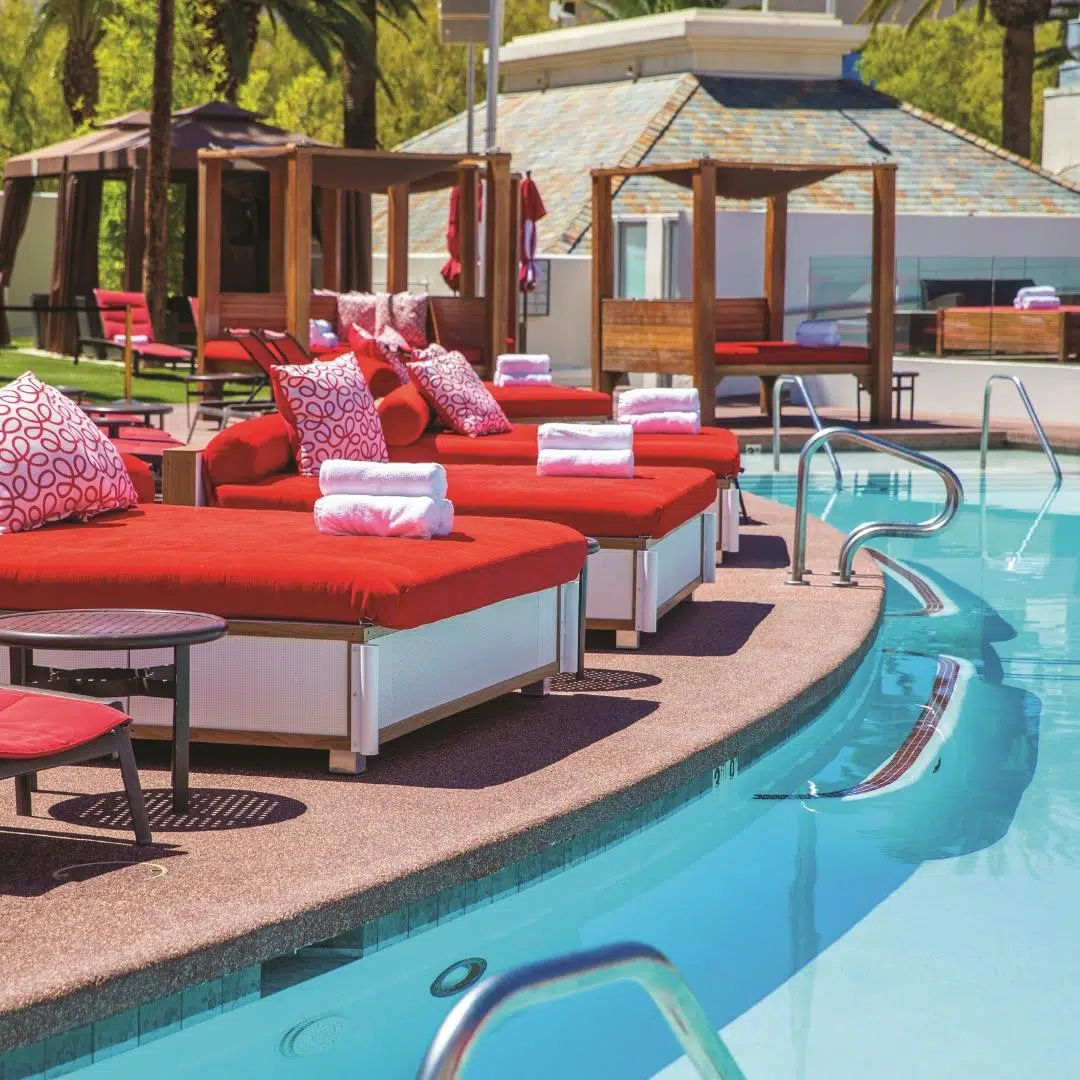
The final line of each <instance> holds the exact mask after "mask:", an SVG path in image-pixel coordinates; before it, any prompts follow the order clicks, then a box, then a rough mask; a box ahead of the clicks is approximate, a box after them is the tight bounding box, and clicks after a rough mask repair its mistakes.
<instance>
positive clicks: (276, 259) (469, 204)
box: [198, 145, 517, 363]
mask: <svg viewBox="0 0 1080 1080" xmlns="http://www.w3.org/2000/svg"><path fill="white" fill-rule="evenodd" d="M226 169H234V170H238V171H250V170H257V171H260V172H264V173H266V174H267V175H268V177H269V186H270V223H271V224H270V259H269V264H270V265H269V291H268V292H266V293H238V292H229V291H227V290H225V289H224V288H223V285H222V281H221V246H222V212H221V186H222V178H223V175H224V172H225V170H226ZM481 176H483V178H484V180H485V182H486V184H487V214H486V217H487V221H488V227H487V228H486V230H485V242H486V250H485V258H484V273H485V280H484V300H483V301H479V300H478V299H477V297H476V285H477V282H476V263H477V259H476V256H477V246H478V241H479V230H478V228H477V226H476V218H477V213H476V208H477V200H478V195H479V183H480V179H481ZM454 186H457V187H458V188H459V192H460V194H459V207H460V218H461V221H462V222H463V223H465V224H466V227H465V228H463V229H462V235H461V265H462V270H461V287H460V294H459V296H458V297H457V298H456V299H455V301H448V300H445V299H443V298H440V303H442V304H446V303H451V302H457V303H460V304H477V303H483V306H484V320H485V347H486V348H485V351H486V352H487V355H488V356H495V355H497V354H498V353H499V352H502V351H503V350H504V347H505V339H506V334H507V327H508V325H509V320H510V312H511V308H510V301H511V297H512V295H513V288H514V286H515V285H516V279H515V280H513V281H511V280H509V277H512V276H513V275H510V268H512V267H513V266H514V265H515V263H516V257H517V253H516V250H512V249H511V248H512V244H513V235H512V234H514V233H515V230H514V228H513V227H512V212H513V211H512V204H513V182H512V178H511V175H510V157H509V155H508V154H492V155H489V156H487V157H477V156H475V155H469V154H412V153H404V152H398V151H376V150H349V149H342V148H340V147H323V146H311V145H289V146H283V147H277V148H266V149H263V148H250V149H235V150H216V149H214V150H203V151H201V152H200V153H199V326H198V332H199V356H200V363H202V362H203V357H204V349H203V346H204V344H205V342H206V341H207V340H208V339H213V338H215V337H217V336H218V335H220V334H221V333H222V331H223V330H224V329H225V328H227V327H231V326H247V327H251V326H255V327H262V328H278V327H283V328H284V329H287V330H288V331H289V332H290V333H291V334H293V335H294V336H296V337H299V338H300V339H301V340H303V341H306V340H307V334H308V319H309V318H310V317H311V316H312V314H313V307H314V311H315V313H316V314H318V315H320V316H323V317H331V314H332V313H331V311H329V310H328V309H327V304H326V301H327V300H328V298H327V297H325V296H320V295H319V294H313V289H312V276H311V247H312V244H311V241H312V235H313V232H314V231H315V229H314V226H315V222H314V221H313V214H312V207H313V205H314V206H315V207H316V208H317V211H318V218H319V220H318V225H319V228H318V234H319V235H320V236H321V240H322V256H323V280H322V284H323V287H324V288H325V289H327V290H333V291H337V290H338V289H341V288H343V287H348V282H346V281H345V280H344V275H343V272H342V269H343V268H342V263H343V243H342V241H343V238H344V235H345V234H344V233H343V229H342V223H343V220H344V208H345V205H346V203H345V200H346V197H347V196H348V195H349V193H356V194H359V195H361V196H370V195H373V194H385V195H386V196H387V199H388V213H387V253H386V278H387V280H386V286H387V290H388V291H389V292H404V291H406V290H407V289H408V284H409V282H408V272H409V194H410V193H411V192H414V191H416V192H426V191H437V190H440V189H444V188H449V187H454ZM316 192H318V197H317V198H314V196H315V193H316ZM365 203H366V205H367V212H368V213H370V202H368V201H367V200H365ZM362 227H366V229H367V233H368V235H370V222H366V223H363V226H362ZM508 275H509V277H508ZM362 277H363V275H361V278H362Z"/></svg>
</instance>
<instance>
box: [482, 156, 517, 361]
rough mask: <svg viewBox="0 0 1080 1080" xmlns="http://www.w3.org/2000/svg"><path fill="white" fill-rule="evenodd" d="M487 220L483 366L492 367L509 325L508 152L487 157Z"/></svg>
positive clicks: (502, 347) (504, 340)
mask: <svg viewBox="0 0 1080 1080" xmlns="http://www.w3.org/2000/svg"><path fill="white" fill-rule="evenodd" d="M487 186H488V190H487V212H486V214H485V215H484V216H485V219H486V222H487V224H486V226H485V227H486V229H487V236H486V237H485V239H486V240H487V251H488V255H489V258H487V259H486V260H485V262H486V265H485V267H484V286H485V288H484V295H485V296H486V297H487V328H486V329H487V340H486V342H485V349H484V353H485V355H484V368H485V370H486V373H487V374H488V375H490V374H491V372H492V371H493V370H494V368H495V357H496V356H498V355H499V353H501V352H505V351H506V349H505V347H504V346H505V342H506V329H507V326H508V325H509V309H508V305H507V296H508V295H509V292H508V289H507V283H506V275H507V273H508V272H509V269H510V257H511V256H510V188H511V184H510V155H509V154H493V155H492V156H491V157H490V158H489V159H488V185H487Z"/></svg>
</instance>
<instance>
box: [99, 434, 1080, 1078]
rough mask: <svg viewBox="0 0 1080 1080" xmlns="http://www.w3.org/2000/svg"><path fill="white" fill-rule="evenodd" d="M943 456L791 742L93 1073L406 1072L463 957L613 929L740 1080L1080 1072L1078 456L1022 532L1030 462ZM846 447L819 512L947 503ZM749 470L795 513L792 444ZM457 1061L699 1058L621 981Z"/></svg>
mask: <svg viewBox="0 0 1080 1080" xmlns="http://www.w3.org/2000/svg"><path fill="white" fill-rule="evenodd" d="M942 456H943V457H944V458H945V460H947V461H948V462H949V463H950V464H952V465H954V467H956V468H957V470H958V471H959V472H960V475H961V478H962V479H963V481H964V484H965V490H966V498H967V501H966V505H965V507H964V509H963V510H962V511H961V514H960V516H959V518H958V519H957V521H956V522H955V523H954V524H953V526H952V527H951V528H950V529H949V530H948V531H947V532H946V533H944V534H942V535H940V536H938V537H936V538H934V539H931V540H924V541H896V542H891V543H890V542H885V543H882V544H879V545H878V546H879V547H880V548H881V549H882V550H883V551H884V552H886V553H887V554H888V555H889V556H891V557H892V558H893V559H895V560H897V561H898V562H899V563H900V564H901V565H902V566H905V567H908V568H910V570H911V571H912V572H913V573H914V575H915V578H914V579H910V578H909V579H904V580H900V579H897V580H894V581H891V582H890V585H889V591H888V613H887V616H886V619H885V622H884V626H883V628H882V632H881V634H880V636H879V638H878V640H877V643H876V645H875V647H874V649H873V650H872V652H871V654H870V655H869V656H868V657H867V659H866V661H865V662H864V663H863V664H862V666H861V667H860V669H859V671H858V672H857V674H856V676H855V677H854V678H853V679H852V680H851V682H850V683H849V685H848V686H847V687H846V688H845V689H844V691H843V692H842V693H841V694H840V695H839V696H838V697H837V698H836V699H835V700H834V701H833V702H832V703H831V704H830V706H829V707H828V708H827V709H826V710H824V711H823V712H822V714H821V715H820V716H819V717H818V718H816V719H815V721H814V722H813V723H812V724H810V725H809V726H807V727H805V728H803V729H801V730H800V731H799V732H798V733H797V734H796V735H794V736H793V737H792V738H791V739H790V740H788V741H787V742H785V743H783V744H782V745H780V746H779V747H778V748H776V749H775V750H773V751H771V752H770V753H769V754H768V755H766V756H764V757H762V758H760V759H759V760H757V761H756V762H754V763H753V764H751V765H749V767H746V768H744V769H739V768H737V767H736V766H732V768H731V769H726V770H722V771H720V772H718V774H717V776H716V777H715V784H714V786H713V787H712V788H711V790H710V791H709V792H708V793H707V794H706V795H704V796H703V797H701V798H698V799H696V800H695V801H693V802H691V803H689V804H687V805H686V806H685V807H683V808H682V809H680V810H678V811H677V812H675V813H673V814H671V815H670V816H668V817H666V818H664V819H663V820H661V821H658V822H657V823H655V824H653V825H651V826H650V827H648V828H646V829H645V830H643V831H641V832H639V833H636V834H635V835H633V836H630V837H628V838H626V839H625V840H623V841H621V842H619V843H617V844H615V845H614V846H612V847H610V848H609V849H607V850H605V851H603V852H602V853H600V854H597V855H595V856H593V857H591V858H589V859H587V860H586V861H584V862H582V863H580V864H579V865H576V866H573V867H572V868H570V869H567V870H564V871H562V872H560V873H558V874H555V875H554V876H551V877H548V878H545V879H543V880H540V881H538V882H536V883H535V884H533V885H531V886H530V887H528V888H526V889H524V890H523V891H521V892H519V893H517V894H515V895H511V896H508V897H506V898H502V899H499V900H498V901H497V902H495V903H493V904H489V905H488V906H485V907H480V908H478V909H477V910H474V911H471V912H469V913H467V914H465V915H463V916H461V917H458V918H456V919H454V920H453V921H451V922H448V923H445V924H444V925H439V926H437V927H435V928H433V929H431V930H430V931H427V932H425V933H423V934H420V935H419V936H417V937H414V938H410V939H408V940H405V941H403V942H401V943H400V944H395V945H392V946H391V947H389V948H386V949H383V950H381V951H379V952H378V953H376V954H374V955H372V956H368V957H365V958H364V959H362V960H359V961H357V962H355V963H352V964H347V965H345V966H342V967H339V968H337V969H336V970H334V971H331V972H329V973H327V974H323V975H320V976H318V977H317V978H313V979H310V980H308V981H305V982H300V983H298V984H297V985H293V986H291V987H289V988H287V989H284V990H282V991H281V992H279V993H275V994H273V995H271V996H266V997H264V998H263V999H262V1000H260V1001H257V1002H255V1003H253V1004H250V1005H247V1006H244V1007H243V1008H240V1009H237V1010H235V1011H233V1012H230V1013H228V1014H225V1015H222V1016H220V1017H217V1018H213V1019H210V1020H207V1021H206V1022H204V1023H201V1024H199V1025H198V1026H195V1027H192V1028H190V1029H187V1030H183V1031H180V1032H178V1033H177V1034H175V1035H170V1036H168V1037H165V1038H162V1039H159V1040H158V1041H156V1042H154V1043H151V1044H149V1045H144V1046H141V1047H139V1048H138V1049H135V1050H132V1051H130V1052H128V1053H125V1054H122V1055H120V1056H118V1057H115V1058H112V1059H110V1060H108V1061H102V1062H99V1063H96V1064H92V1065H90V1066H89V1067H88V1068H86V1069H85V1070H84V1073H85V1075H86V1076H87V1077H88V1078H89V1077H103V1078H104V1077H115V1078H121V1077H125V1078H126V1077H132V1078H134V1077H139V1078H140V1080H143V1078H145V1077H147V1076H152V1077H155V1078H171V1077H177V1078H179V1077H193V1078H194V1077H198V1078H200V1080H218V1078H221V1080H225V1078H230V1080H234V1078H236V1077H248V1076H251V1077H255V1076H257V1077H260V1078H271V1077H296V1078H305V1080H306V1078H309V1077H310V1078H315V1077H320V1078H322V1077H326V1078H333V1077H339V1076H341V1077H345V1076H356V1077H364V1078H365V1080H373V1078H388V1080H390V1078H399V1077H400V1078H405V1077H411V1076H414V1075H415V1072H416V1068H417V1066H418V1064H419V1062H420V1059H421V1057H422V1055H423V1052H424V1050H425V1048H426V1046H427V1044H428V1042H429V1040H430V1038H431V1037H432V1035H433V1034H434V1032H435V1030H436V1029H437V1027H438V1025H439V1023H440V1021H441V1020H442V1018H443V1017H444V1016H445V1014H446V1012H447V1011H448V1010H449V1009H450V1007H451V1006H452V1005H453V1003H454V1000H455V999H454V998H452V997H451V998H437V997H434V996H432V994H431V992H430V990H429V987H430V986H431V983H432V980H433V979H434V978H435V977H436V976H437V975H438V973H439V972H441V971H442V970H443V969H445V968H446V967H448V966H449V965H452V964H453V963H455V962H456V961H459V960H461V959H463V958H466V957H479V958H483V960H485V961H486V963H487V965H488V971H489V972H497V971H500V970H504V969H506V968H507V967H510V966H512V965H516V964H519V963H522V962H525V961H528V960H532V959H536V958H539V957H543V956H548V955H551V954H554V953H558V952H564V951H568V950H572V949H577V948H581V947H585V946H591V945H597V944H601V943H605V942H611V941H618V940H638V941H644V942H648V943H650V944H652V945H654V946H656V947H657V948H659V949H661V950H662V951H663V952H665V953H667V955H668V956H669V957H671V959H672V960H673V961H674V962H675V963H676V964H677V965H678V967H679V968H680V969H681V970H682V972H683V973H684V975H685V976H686V978H687V980H688V981H689V983H690V985H691V987H692V988H693V990H694V991H695V992H696V994H697V995H698V996H699V998H700V999H701V1001H702V1003H703V1005H704V1007H705V1009H706V1011H707V1012H708V1015H709V1017H710V1018H711V1020H712V1021H713V1023H714V1024H715V1025H716V1027H717V1028H718V1029H720V1030H721V1031H722V1033H723V1036H724V1038H725V1040H726V1042H727V1043H728V1045H729V1046H730V1048H731V1050H732V1052H733V1054H734V1055H735V1057H736V1059H737V1060H738V1062H739V1064H740V1066H741V1067H742V1069H743V1071H744V1072H745V1074H746V1076H747V1077H748V1078H749V1080H766V1078H767V1080H864V1078H869V1077H873V1078H875V1080H887V1078H894V1077H895V1078H897V1080H899V1078H901V1077H902V1078H904V1080H909V1078H910V1077H912V1076H918V1077H920V1078H922V1080H936V1078H942V1080H944V1078H949V1080H954V1078H966V1077H976V1076H977V1077H980V1078H993V1077H1009V1078H1016V1077H1028V1076H1038V1077H1040V1078H1051V1077H1074V1076H1076V1075H1080V1025H1078V1024H1077V1023H1076V1020H1075V1000H1076V992H1075V986H1076V974H1075V973H1076V972H1077V970H1080V919H1078V917H1077V905H1078V899H1077V898H1078V897H1080V710H1078V709H1077V705H1078V704H1080V648H1078V644H1080V641H1078V638H1080V622H1078V618H1077V616H1078V614H1080V599H1078V570H1080V468H1078V467H1077V465H1075V464H1074V463H1073V462H1071V461H1070V460H1069V459H1065V460H1064V462H1063V464H1064V465H1065V468H1066V472H1067V475H1066V478H1065V482H1064V485H1063V486H1062V488H1061V490H1060V492H1059V493H1058V495H1057V497H1056V499H1055V500H1054V501H1053V502H1052V503H1051V504H1050V505H1049V506H1048V507H1046V508H1045V512H1044V513H1043V516H1042V517H1041V519H1039V520H1038V523H1037V527H1035V528H1033V525H1035V522H1036V515H1037V514H1038V513H1039V511H1040V508H1043V503H1044V498H1045V496H1046V494H1047V492H1048V490H1049V479H1048V474H1047V470H1046V465H1045V462H1044V461H1043V460H1042V459H1041V458H1040V457H1039V456H1037V455H1034V454H1026V453H1012V452H1010V453H998V454H994V455H993V456H992V460H991V468H990V472H989V474H988V476H987V480H986V484H985V487H984V488H983V490H982V491H980V484H979V481H978V474H977V472H976V471H975V465H976V458H975V456H974V455H972V454H946V455H942ZM840 457H841V463H842V464H843V466H844V469H845V486H844V489H843V490H842V491H841V492H839V493H837V494H836V495H835V497H834V495H833V492H832V488H831V474H830V473H829V472H828V471H827V469H826V470H825V471H820V472H817V471H816V472H815V482H814V491H813V499H812V504H811V510H812V512H814V513H816V514H819V515H820V514H821V513H823V512H824V513H827V517H828V520H829V521H830V522H832V523H833V524H835V525H837V526H838V527H841V528H843V527H850V526H852V525H854V524H857V523H859V522H861V521H863V520H866V519H868V518H876V517H887V518H901V519H906V520H914V519H918V518H923V517H927V516H929V515H930V514H931V513H933V512H934V510H935V509H936V508H937V507H938V506H939V505H940V502H941V499H940V493H941V489H940V481H938V480H937V479H936V478H935V477H933V476H930V475H926V474H923V473H921V472H915V473H913V472H912V471H911V470H909V469H908V468H907V467H906V466H903V467H900V468H897V469H893V468H891V464H890V462H889V460H888V459H885V458H882V457H880V456H867V455H862V454H851V453H847V454H845V453H841V455H840ZM821 464H822V465H824V462H822V463H821ZM747 466H748V475H747V477H746V479H745V487H746V489H747V490H750V491H755V492H758V493H760V494H762V495H765V496H767V497H770V498H773V499H777V500H780V501H783V502H792V501H793V496H794V490H793V481H792V477H791V473H792V462H791V460H790V459H788V460H786V461H785V470H784V472H783V473H781V474H780V475H779V477H774V476H773V475H772V474H771V471H768V470H769V469H770V467H771V463H770V462H769V461H767V460H765V459H764V458H760V457H755V456H749V457H748V459H747ZM815 569H821V570H824V569H828V568H827V567H815ZM913 580H914V581H916V582H917V581H921V582H923V583H924V584H923V586H922V587H921V589H920V587H918V586H917V585H916V584H913ZM721 581H722V575H721ZM927 596H930V597H931V598H932V602H931V608H932V609H933V611H934V613H933V614H920V612H922V611H923V608H924V605H925V603H926V599H927ZM821 632H822V633H823V634H826V633H828V627H824V626H823V627H822V630H821ZM808 647H812V643H808ZM898 751H902V752H901V753H898ZM800 795H801V796H812V797H803V798H799V797H788V796H800ZM465 1075H466V1076H467V1077H477V1078H481V1077H483V1078H489V1080H491V1078H506V1077H511V1076H513V1077H515V1078H533V1077H535V1078H540V1077H544V1078H556V1077H557V1078H560V1080H561V1078H566V1080H575V1078H579V1077H580V1078H597V1077H619V1078H623V1077H630V1078H637V1077H640V1078H647V1077H654V1076H662V1077H664V1080H674V1078H681V1077H687V1076H690V1075H691V1070H690V1068H689V1067H688V1065H687V1064H686V1062H685V1061H684V1060H682V1059H680V1058H679V1055H678V1048H677V1046H676V1044H675V1042H674V1040H673V1039H672V1037H671V1035H670V1033H669V1032H668V1031H667V1029H666V1028H665V1027H664V1025H663V1023H662V1021H661V1020H660V1019H659V1017H658V1015H657V1014H656V1013H655V1012H654V1011H653V1010H652V1008H651V1006H650V1005H649V1003H648V1002H647V1000H646V999H645V998H644V996H643V995H642V994H641V993H640V991H637V990H636V989H634V988H631V987H625V986H621V987H615V988H611V989H608V990H603V991H597V992H595V993H593V994H591V995H589V996H586V997H580V998H576V999H574V1000H572V1001H563V1002H559V1003H556V1004H552V1005H549V1006H544V1007H542V1008H538V1009H536V1010H534V1011H532V1012H529V1013H527V1014H523V1015H521V1016H519V1017H516V1018H514V1019H512V1020H510V1021H509V1022H507V1023H506V1024H504V1025H502V1026H501V1027H499V1028H497V1029H496V1030H495V1031H494V1032H493V1033H492V1034H491V1035H490V1036H489V1037H485V1038H484V1039H483V1040H482V1041H481V1043H480V1044H479V1047H478V1050H477V1053H476V1057H475V1060H474V1062H473V1064H472V1065H471V1066H470V1068H469V1069H468V1070H467V1071H466V1074H465Z"/></svg>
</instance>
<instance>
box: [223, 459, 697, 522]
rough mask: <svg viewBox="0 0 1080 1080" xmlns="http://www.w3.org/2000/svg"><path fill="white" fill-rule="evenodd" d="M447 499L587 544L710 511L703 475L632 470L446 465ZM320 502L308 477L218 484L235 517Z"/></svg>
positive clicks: (471, 511)
mask: <svg viewBox="0 0 1080 1080" xmlns="http://www.w3.org/2000/svg"><path fill="white" fill-rule="evenodd" d="M446 479H447V485H448V490H447V493H446V496H447V498H448V499H449V500H450V501H451V502H452V503H453V504H454V509H455V510H456V511H457V513H458V514H461V515H464V516H465V517H467V518H472V517H474V516H475V517H512V518H531V519H532V520H534V521H554V522H558V523H559V524H560V525H566V526H568V527H569V528H571V529H576V530H577V531H578V532H580V533H585V534H586V535H589V536H620V537H635V536H665V535H666V534H667V533H669V532H671V530H672V529H674V528H676V527H677V526H679V525H681V524H682V523H683V522H684V521H688V520H689V519H690V518H692V517H693V516H694V515H695V514H700V513H701V512H702V511H703V510H707V509H708V508H709V507H710V506H712V504H713V502H714V500H715V499H716V477H715V476H714V475H713V473H712V472H711V471H709V470H708V469H670V468H639V469H637V470H636V471H635V473H634V478H633V479H632V480H612V479H610V478H604V477H592V476H559V477H554V476H537V475H536V467H535V466H534V465H447V466H446ZM318 497H319V482H318V480H317V479H316V478H315V477H313V476H296V475H284V474H282V475H278V476H271V477H267V478H265V479H263V480H260V481H259V482H257V483H254V484H224V485H222V486H221V487H219V488H218V489H217V498H218V502H219V503H220V504H221V505H222V506H226V507H231V508H234V509H237V510H264V509H265V510H293V511H303V512H305V513H310V512H311V510H312V509H313V507H314V506H315V500H316V499H317V498H318Z"/></svg>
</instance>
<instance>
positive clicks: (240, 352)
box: [203, 338, 256, 370]
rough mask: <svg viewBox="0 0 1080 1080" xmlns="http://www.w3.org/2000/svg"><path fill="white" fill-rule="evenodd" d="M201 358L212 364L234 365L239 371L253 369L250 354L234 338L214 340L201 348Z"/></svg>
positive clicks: (253, 365) (253, 364)
mask: <svg viewBox="0 0 1080 1080" xmlns="http://www.w3.org/2000/svg"><path fill="white" fill-rule="evenodd" d="M203 358H204V359H205V360H208V361H212V362H213V363H214V364H236V365H238V366H239V368H240V369H241V370H243V369H244V368H253V367H255V366H256V365H255V361H254V360H252V359H251V354H250V353H249V352H248V351H247V349H245V348H244V346H243V345H241V344H240V342H239V341H236V340H235V339H234V338H214V339H213V340H212V341H208V342H207V343H206V344H205V345H204V346H203Z"/></svg>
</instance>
